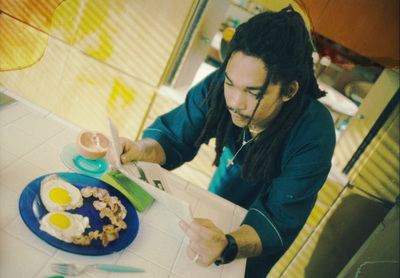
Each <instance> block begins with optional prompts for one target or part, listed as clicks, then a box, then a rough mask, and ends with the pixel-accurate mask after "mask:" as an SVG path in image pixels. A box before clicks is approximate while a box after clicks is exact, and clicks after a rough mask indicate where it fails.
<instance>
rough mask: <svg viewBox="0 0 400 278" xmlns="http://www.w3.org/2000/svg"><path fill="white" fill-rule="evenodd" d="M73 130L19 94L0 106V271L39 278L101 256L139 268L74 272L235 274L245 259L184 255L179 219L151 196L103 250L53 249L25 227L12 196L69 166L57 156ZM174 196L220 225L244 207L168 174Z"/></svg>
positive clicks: (227, 227)
mask: <svg viewBox="0 0 400 278" xmlns="http://www.w3.org/2000/svg"><path fill="white" fill-rule="evenodd" d="M79 131H81V129H80V128H79V127H77V126H74V125H73V124H71V123H69V122H67V121H66V120H64V119H61V118H59V117H57V116H56V115H54V114H52V113H50V112H48V111H46V110H43V109H41V108H39V107H36V106H35V105H34V104H31V103H29V102H27V101H23V100H21V99H19V102H18V103H16V104H12V105H8V106H7V107H2V108H1V109H0V277H7V278H13V277H25V278H29V277H35V278H43V277H50V276H54V275H56V273H54V272H53V271H52V270H51V268H50V266H51V263H59V262H66V263H69V262H75V263H77V262H79V263H84V264H92V263H108V264H120V265H127V266H133V267H139V268H143V269H145V270H146V272H145V273H137V274H132V273H128V274H127V273H122V274H120V273H109V272H103V271H99V270H94V271H90V272H86V273H85V274H82V275H80V276H78V277H96V278H97V277H100V278H102V277H110V278H115V277H157V278H160V277H172V278H178V277H191V278H196V277H202V278H203V277H207V278H212V277H226V278H228V277H229V278H231V277H243V276H244V269H245V264H246V261H245V260H237V261H235V262H234V263H232V264H229V265H225V266H220V267H217V266H215V265H212V266H210V267H208V268H203V267H200V266H198V265H196V264H194V263H192V262H190V260H189V259H188V258H187V256H186V246H187V244H188V239H187V237H185V235H184V233H183V232H182V231H181V230H180V228H179V226H178V222H179V219H178V218H177V217H176V216H175V215H173V214H172V213H170V212H169V211H168V210H166V209H165V207H164V206H163V205H161V204H160V203H158V202H155V203H153V204H152V205H151V207H150V208H148V209H147V210H146V211H144V212H143V213H138V215H139V221H140V226H139V232H138V235H137V237H136V239H135V240H134V241H133V242H132V243H131V244H130V245H129V246H127V247H126V249H124V250H122V251H120V252H117V253H113V254H110V255H105V256H82V255H75V254H72V253H68V252H65V251H62V250H59V249H56V248H54V247H52V246H50V245H49V244H47V243H46V242H44V241H43V240H41V239H40V238H39V237H37V236H36V235H35V234H34V233H32V232H31V231H30V229H29V228H28V227H27V226H26V225H25V223H24V222H23V220H22V218H21V216H20V214H19V209H18V202H19V196H20V194H21V192H22V190H23V189H24V188H25V186H26V185H27V184H29V183H30V182H31V181H32V180H34V179H36V178H38V177H40V176H43V175H46V174H49V173H54V172H70V170H69V169H68V168H67V167H66V166H65V165H64V164H63V162H62V161H61V159H60V153H61V150H62V149H63V147H64V146H65V145H67V144H71V143H73V142H75V138H76V135H77V134H78V132H79ZM169 183H170V184H171V185H173V188H172V191H173V193H174V194H175V195H177V196H179V197H180V198H182V199H184V200H185V201H186V202H188V203H190V204H191V206H192V208H193V210H194V211H193V213H194V217H200V218H209V219H211V220H212V221H213V222H214V223H215V224H216V225H217V226H218V227H220V228H221V229H222V230H223V231H224V232H229V231H231V230H234V229H235V228H237V227H238V226H239V224H240V223H241V221H242V219H243V217H244V216H245V214H246V210H245V209H243V208H240V207H238V206H236V205H234V204H232V203H230V202H228V201H226V200H224V199H222V198H220V197H218V196H216V195H214V194H212V193H210V192H208V191H206V190H204V189H202V188H200V187H198V186H196V185H193V184H190V183H188V182H187V181H185V180H183V179H181V178H179V177H177V176H176V175H173V174H171V175H170V176H169Z"/></svg>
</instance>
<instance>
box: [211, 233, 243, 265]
mask: <svg viewBox="0 0 400 278" xmlns="http://www.w3.org/2000/svg"><path fill="white" fill-rule="evenodd" d="M225 237H226V240H227V241H228V244H227V245H226V247H225V249H224V250H223V251H222V254H221V258H220V259H219V260H217V261H215V264H216V265H221V264H229V263H231V262H233V261H234V260H235V259H236V257H237V255H238V252H239V248H238V245H237V242H236V240H235V238H234V237H233V236H231V235H225Z"/></svg>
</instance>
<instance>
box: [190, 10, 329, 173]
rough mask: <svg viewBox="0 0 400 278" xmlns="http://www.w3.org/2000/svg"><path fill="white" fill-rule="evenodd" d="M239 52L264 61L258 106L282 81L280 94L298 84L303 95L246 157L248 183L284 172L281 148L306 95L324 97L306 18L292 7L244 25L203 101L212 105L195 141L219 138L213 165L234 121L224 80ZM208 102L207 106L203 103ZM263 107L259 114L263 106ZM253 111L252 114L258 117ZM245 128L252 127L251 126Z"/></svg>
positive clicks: (293, 100)
mask: <svg viewBox="0 0 400 278" xmlns="http://www.w3.org/2000/svg"><path fill="white" fill-rule="evenodd" d="M235 52H242V53H244V54H245V55H247V56H251V57H254V58H258V59H261V60H262V61H263V62H264V64H265V66H266V68H267V69H268V75H267V78H266V80H265V82H264V85H263V88H262V90H261V93H260V96H259V100H258V104H259V103H260V100H261V99H262V97H263V94H264V93H265V91H266V90H267V88H268V85H269V83H270V82H273V83H274V84H278V83H280V85H281V92H280V96H281V97H283V96H288V97H291V92H290V90H289V84H290V83H291V82H292V81H297V82H298V83H299V89H298V92H297V93H296V94H295V95H294V96H293V98H291V99H290V100H289V101H287V102H285V103H284V104H283V107H282V109H281V111H280V113H279V115H278V116H277V117H276V118H275V120H274V121H273V123H272V124H271V125H270V126H269V127H268V128H267V129H265V130H264V131H262V132H261V133H260V134H259V135H258V138H257V140H255V141H254V143H253V146H252V147H251V149H250V150H249V152H248V153H247V155H246V157H245V160H244V163H243V166H242V177H243V178H244V179H248V180H256V179H259V178H265V177H271V176H276V175H278V174H279V167H278V166H279V164H280V163H278V162H279V161H280V157H281V148H282V144H283V142H284V139H285V137H286V136H287V134H288V133H289V131H290V130H291V128H292V127H293V125H294V123H295V122H296V120H297V119H298V117H299V115H300V112H301V109H302V100H303V95H304V94H309V95H311V96H313V97H315V98H319V97H322V96H324V95H325V92H322V91H321V90H320V89H319V88H318V84H317V81H316V79H315V76H314V71H313V60H312V52H313V45H312V42H311V39H310V33H309V32H308V30H307V28H306V26H305V23H304V21H303V18H302V17H301V15H300V14H299V13H297V12H295V11H294V10H293V8H292V7H291V6H289V7H287V8H285V9H283V10H281V11H280V12H265V13H261V14H259V15H256V16H254V17H252V18H251V19H249V20H248V21H247V22H246V23H243V24H241V25H240V26H239V27H238V28H237V29H236V32H235V35H234V37H233V38H232V41H231V42H230V45H229V51H228V55H227V57H226V59H225V60H224V62H223V63H222V65H221V67H220V68H219V70H218V72H217V75H216V77H215V79H214V80H213V82H212V84H211V87H210V90H209V92H208V94H207V97H206V99H205V100H204V103H206V102H210V109H209V111H208V113H207V119H206V124H205V126H204V128H203V130H202V132H201V134H200V136H199V138H198V139H197V141H196V145H197V146H200V145H201V144H202V143H206V144H208V142H209V140H210V139H211V138H214V137H215V138H216V147H215V151H216V157H215V160H214V164H215V165H216V166H218V165H219V162H220V158H221V155H222V151H223V148H224V146H226V144H227V141H228V139H229V136H230V134H231V129H232V127H233V122H232V120H231V116H230V113H229V111H228V109H227V107H226V102H225V97H224V87H223V82H220V81H221V77H222V76H223V74H224V72H225V70H226V66H227V63H228V61H229V59H230V57H231V56H232V54H233V53H235ZM204 103H203V104H204ZM258 104H257V106H256V108H255V110H256V109H257V108H258ZM255 110H254V112H253V115H254V113H255ZM251 120H252V117H251V119H250V120H249V122H248V124H247V126H246V127H245V128H244V129H243V131H242V132H244V130H246V128H248V126H249V124H250V122H251Z"/></svg>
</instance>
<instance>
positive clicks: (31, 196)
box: [18, 172, 139, 256]
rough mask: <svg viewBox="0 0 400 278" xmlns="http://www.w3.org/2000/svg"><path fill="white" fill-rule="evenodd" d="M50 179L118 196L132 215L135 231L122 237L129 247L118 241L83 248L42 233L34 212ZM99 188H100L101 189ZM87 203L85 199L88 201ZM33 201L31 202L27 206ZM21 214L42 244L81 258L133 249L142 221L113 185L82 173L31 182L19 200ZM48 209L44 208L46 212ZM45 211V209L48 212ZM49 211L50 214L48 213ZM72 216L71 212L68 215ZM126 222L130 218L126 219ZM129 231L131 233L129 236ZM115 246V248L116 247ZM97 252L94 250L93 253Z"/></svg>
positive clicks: (131, 229)
mask: <svg viewBox="0 0 400 278" xmlns="http://www.w3.org/2000/svg"><path fill="white" fill-rule="evenodd" d="M50 175H56V176H58V177H60V178H62V179H64V180H66V181H67V182H69V183H71V184H72V185H74V186H75V187H77V188H78V189H81V188H82V187H81V186H79V185H76V184H74V182H76V180H77V179H78V180H79V179H82V182H87V181H90V182H91V183H90V184H87V186H92V187H93V186H98V185H100V187H101V188H105V189H107V191H108V192H109V194H110V196H117V197H118V199H119V200H120V201H121V203H122V204H123V205H124V206H125V208H126V210H127V217H128V215H129V221H128V222H129V223H131V225H130V226H132V224H133V227H128V228H127V229H126V230H122V231H121V232H120V237H119V239H121V237H123V239H124V240H127V241H126V242H125V244H122V245H121V244H117V245H115V244H116V243H115V242H117V241H118V239H117V240H116V241H114V242H110V244H109V245H108V246H106V247H104V248H95V247H94V246H91V247H92V248H90V246H82V245H77V244H73V243H68V242H65V241H62V240H59V239H57V238H55V237H53V236H51V235H49V234H48V233H46V232H44V231H42V230H40V228H39V227H40V224H39V221H38V220H39V219H38V218H37V217H36V215H35V212H34V202H35V199H36V198H39V200H40V201H41V199H40V184H41V181H42V180H43V179H44V178H45V177H47V176H50ZM98 187H99V186H98ZM84 199H85V198H84ZM26 201H29V202H26ZM18 208H19V212H20V215H21V218H22V220H23V221H24V223H25V225H26V226H27V227H28V228H29V229H30V230H31V231H32V232H33V233H34V234H35V235H36V236H37V237H39V238H40V239H41V240H43V241H44V242H46V243H47V244H49V245H51V246H53V247H54V248H57V249H60V250H63V251H66V252H69V253H74V254H79V255H88V256H101V255H107V254H111V253H115V252H118V251H121V250H123V249H125V248H126V247H127V246H129V245H130V244H131V243H132V242H133V241H134V240H135V238H136V236H137V233H138V230H139V217H138V214H137V212H136V209H135V208H134V206H133V205H132V204H131V203H130V201H129V200H128V199H127V198H126V197H125V196H124V195H123V194H122V193H121V192H120V191H118V190H117V189H116V188H114V187H113V186H112V185H109V184H108V183H106V182H104V181H102V180H100V179H97V178H95V177H92V176H88V175H84V174H81V173H70V172H56V173H50V174H45V175H43V176H40V177H38V178H36V179H34V180H32V181H31V182H29V183H28V184H27V185H26V186H25V188H24V189H23V191H22V193H21V195H20V197H19V204H18ZM43 208H44V206H43V207H42V209H43ZM44 209H45V208H44ZM93 210H95V208H94V207H93ZM46 211H47V210H46ZM66 212H69V211H66ZM125 222H127V221H126V218H125ZM128 231H129V233H128ZM113 243H114V244H113ZM93 248H94V249H93Z"/></svg>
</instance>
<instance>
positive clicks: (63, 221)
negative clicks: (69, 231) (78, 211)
mask: <svg viewBox="0 0 400 278" xmlns="http://www.w3.org/2000/svg"><path fill="white" fill-rule="evenodd" d="M50 222H51V223H53V224H54V225H56V226H57V227H59V228H60V229H66V228H68V227H69V226H70V225H71V220H69V218H68V217H67V216H65V215H64V214H62V213H54V214H52V215H50Z"/></svg>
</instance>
